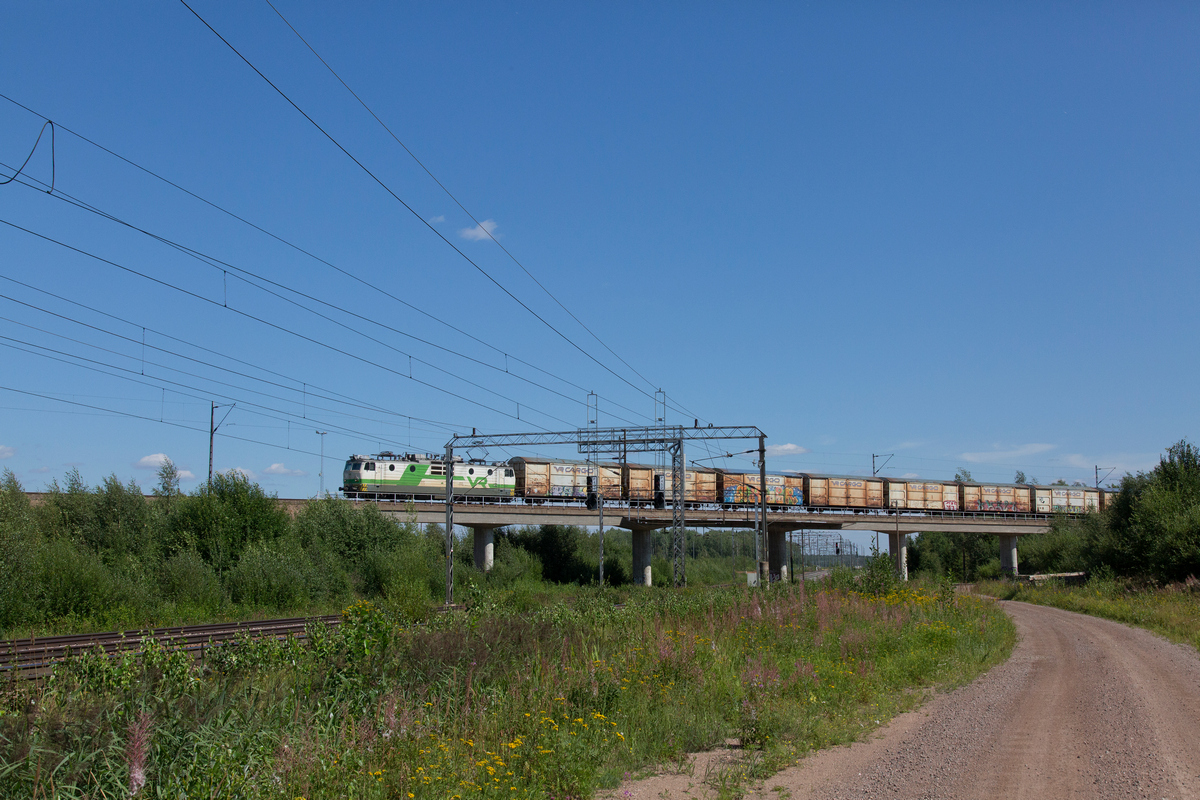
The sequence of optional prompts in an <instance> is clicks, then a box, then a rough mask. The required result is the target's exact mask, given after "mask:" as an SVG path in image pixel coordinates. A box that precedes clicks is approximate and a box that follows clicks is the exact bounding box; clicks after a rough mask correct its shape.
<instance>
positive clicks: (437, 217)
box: [429, 214, 446, 225]
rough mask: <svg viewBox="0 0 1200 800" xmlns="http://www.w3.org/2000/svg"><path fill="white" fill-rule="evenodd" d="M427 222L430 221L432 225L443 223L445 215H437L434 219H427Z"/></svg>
mask: <svg viewBox="0 0 1200 800" xmlns="http://www.w3.org/2000/svg"><path fill="white" fill-rule="evenodd" d="M429 221H430V222H431V223H432V224H434V225H436V224H438V223H439V222H445V221H446V215H445V214H438V215H437V216H436V217H430V218H429Z"/></svg>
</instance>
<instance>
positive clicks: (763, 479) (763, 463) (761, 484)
mask: <svg viewBox="0 0 1200 800" xmlns="http://www.w3.org/2000/svg"><path fill="white" fill-rule="evenodd" d="M758 497H759V504H760V505H761V506H762V514H761V515H760V516H759V525H761V526H762V530H761V531H760V533H759V536H758V537H756V538H758V539H759V541H757V542H755V546H754V551H755V556H756V557H757V559H758V564H756V565H755V569H757V570H758V571H759V573H760V575H759V579H760V581H761V580H762V579H763V578H766V582H767V585H770V583H771V568H770V566H769V565H768V567H767V569H766V570H765V572H766V574H765V575H763V574H761V573H762V572H763V571H764V570H763V568H762V556H763V549H764V548H770V543H769V542H768V541H767V437H766V436H759V437H758Z"/></svg>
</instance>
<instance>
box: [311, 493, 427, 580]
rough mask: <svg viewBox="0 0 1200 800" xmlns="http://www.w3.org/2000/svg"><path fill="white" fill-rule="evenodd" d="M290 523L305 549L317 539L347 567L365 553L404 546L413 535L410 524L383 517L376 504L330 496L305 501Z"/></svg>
mask: <svg viewBox="0 0 1200 800" xmlns="http://www.w3.org/2000/svg"><path fill="white" fill-rule="evenodd" d="M294 526H295V530H296V533H297V535H298V536H299V537H300V541H301V542H302V543H303V544H304V546H305V548H306V549H312V548H313V547H314V546H316V543H317V542H320V543H322V545H323V546H324V547H325V548H328V550H329V551H330V552H331V553H333V554H335V555H337V557H338V558H340V559H342V561H343V562H344V563H345V564H346V565H347V566H356V565H357V564H358V563H359V562H360V561H361V560H362V558H363V556H364V555H366V554H367V553H369V552H374V551H379V550H384V551H386V550H393V549H395V548H398V547H405V546H408V545H411V544H412V543H413V541H415V539H416V538H417V537H416V532H415V531H414V530H413V526H412V525H411V524H407V523H406V524H400V523H398V522H396V521H395V520H394V519H393V518H391V517H388V516H384V514H383V513H382V512H381V511H380V510H379V508H378V507H377V506H374V505H355V504H351V503H347V502H346V501H344V500H337V499H334V498H332V497H325V498H322V499H320V500H315V501H311V502H309V503H308V504H306V505H305V506H304V508H303V509H301V511H300V513H299V514H298V515H297V516H296V520H295V523H294Z"/></svg>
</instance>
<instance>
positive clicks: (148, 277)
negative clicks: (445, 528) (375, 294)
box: [0, 219, 549, 430]
mask: <svg viewBox="0 0 1200 800" xmlns="http://www.w3.org/2000/svg"><path fill="white" fill-rule="evenodd" d="M0 224H4V225H7V226H9V227H10V228H14V229H16V230H19V231H23V232H25V233H28V234H30V235H31V236H35V237H37V238H39V239H42V240H44V241H47V242H50V243H52V244H56V245H58V246H60V247H63V248H65V249H67V250H70V251H72V252H75V253H79V254H80V255H83V256H87V257H88V258H92V259H95V260H96V261H99V262H101V263H103V264H108V265H110V266H112V267H115V268H117V269H119V270H122V271H124V272H128V273H130V274H131V275H137V276H138V277H141V278H144V279H146V280H149V281H152V282H153V283H157V284H159V285H160V286H164V287H166V288H169V289H172V290H174V291H177V292H180V293H182V294H185V295H187V296H189V297H192V298H195V299H197V300H201V301H203V302H205V303H208V304H210V305H213V306H217V307H219V308H225V309H227V310H228V311H230V312H231V313H234V314H237V315H238V316H241V317H245V318H246V319H250V320H253V321H255V322H258V323H260V324H262V325H266V326H268V327H270V328H272V329H275V330H278V331H280V332H281V333H286V334H288V335H290V336H293V337H296V338H299V339H302V340H304V341H307V342H309V343H311V344H314V345H317V346H318V347H322V348H325V349H327V350H330V351H333V352H335V353H338V354H340V355H343V356H345V357H347V358H350V359H353V360H355V361H360V362H362V363H364V364H368V365H370V366H373V367H376V368H377V369H381V370H383V371H385V372H388V373H391V374H393V375H395V376H397V377H400V378H407V379H408V380H410V381H412V382H414V383H417V384H420V385H422V386H425V387H428V388H430V389H433V390H434V391H437V392H441V393H443V394H446V395H449V396H451V397H454V398H456V399H458V400H462V401H464V402H467V403H470V404H472V405H475V406H478V407H480V408H483V409H485V410H487V411H491V412H494V413H496V414H500V415H501V416H505V417H509V418H512V419H520V417H519V416H517V415H516V414H514V413H510V412H508V411H504V410H503V409H499V408H494V407H492V406H489V405H487V404H486V403H481V402H480V401H478V400H474V399H472V398H470V397H466V396H465V395H462V394H459V393H458V392H454V391H451V390H449V389H446V388H444V387H442V386H438V385H437V384H434V383H430V382H429V381H424V380H421V379H420V378H417V377H414V376H412V375H408V374H406V373H404V372H400V371H399V370H395V369H392V368H391V367H388V366H386V365H384V364H380V363H379V362H377V361H372V360H371V359H368V358H364V357H363V356H360V355H357V354H355V353H351V352H349V351H347V350H343V349H342V348H339V347H335V346H334V345H331V344H329V343H327V342H322V341H320V340H318V339H314V338H313V337H311V336H306V335H304V334H302V333H299V332H298V331H294V330H292V329H290V328H287V327H285V326H282V325H278V324H276V323H274V322H271V321H269V320H266V319H263V318H262V317H258V316H255V315H254V314H251V313H249V312H247V311H242V310H241V309H238V308H234V307H233V306H226V305H225V304H223V303H221V302H218V301H216V300H213V299H211V298H208V297H205V296H204V295H201V294H198V293H196V292H193V291H191V290H189V289H184V288H183V287H181V286H176V285H175V284H172V283H170V282H169V281H164V280H162V279H161V278H156V277H154V276H152V275H148V274H146V273H144V272H140V271H138V270H135V269H133V268H132V267H127V266H125V265H124V264H120V263H117V262H116V261H112V260H110V259H107V258H104V257H103V256H100V255H96V254H95V253H90V252H88V251H86V250H83V249H81V248H78V247H75V246H73V245H69V244H67V243H66V242H63V241H60V240H58V239H55V238H53V237H51V236H47V235H45V234H41V233H38V232H37V231H33V230H30V229H29V228H25V227H22V226H20V225H17V224H16V223H14V222H10V221H8V220H6V219H0ZM531 424H532V423H531ZM535 427H540V428H541V429H542V430H549V429H548V428H545V427H542V426H537V425H535Z"/></svg>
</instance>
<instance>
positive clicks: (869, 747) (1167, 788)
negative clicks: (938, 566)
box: [614, 603, 1200, 800]
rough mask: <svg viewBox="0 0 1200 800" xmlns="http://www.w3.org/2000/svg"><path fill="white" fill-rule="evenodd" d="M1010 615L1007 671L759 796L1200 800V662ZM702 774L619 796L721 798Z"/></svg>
mask: <svg viewBox="0 0 1200 800" xmlns="http://www.w3.org/2000/svg"><path fill="white" fill-rule="evenodd" d="M1002 606H1003V608H1004V610H1005V611H1006V612H1007V613H1008V614H1009V615H1010V616H1011V617H1012V618H1013V620H1014V622H1015V623H1016V625H1017V630H1018V633H1019V635H1020V640H1019V642H1018V644H1017V647H1016V649H1015V650H1014V651H1013V655H1012V657H1011V658H1010V659H1009V660H1008V661H1006V662H1005V663H1004V664H1001V665H1000V666H998V667H996V668H994V669H993V670H991V672H989V673H988V674H986V675H984V676H982V677H980V678H979V679H978V680H976V681H975V682H974V683H972V684H970V685H969V686H964V687H962V688H960V689H958V690H956V691H954V692H951V693H948V694H944V695H939V696H937V697H935V698H934V699H933V700H932V701H930V702H929V703H928V704H926V705H925V706H924V707H922V708H921V709H919V710H917V711H914V712H910V713H908V714H904V715H901V716H900V717H897V718H896V719H895V720H893V721H892V722H891V724H889V725H887V726H886V727H884V728H882V729H880V730H879V731H877V732H876V734H875V735H874V738H873V739H871V740H870V741H867V742H862V743H858V744H854V745H850V746H846V747H838V748H834V749H831V750H828V751H824V752H821V753H818V754H816V755H814V756H812V757H811V758H807V759H805V760H804V761H803V762H802V763H801V764H800V765H799V766H796V767H792V768H789V769H787V770H785V771H783V772H781V773H779V774H778V775H775V776H774V777H772V778H768V779H767V780H766V781H764V782H763V783H762V785H761V786H759V787H756V789H755V791H754V792H752V793H751V795H750V796H751V797H757V798H775V800H779V799H780V798H792V800H801V799H802V798H819V799H820V800H832V799H834V798H836V799H837V800H853V799H854V798H888V800H892V799H893V798H896V799H897V800H918V799H920V800H924V799H925V798H930V799H933V798H936V799H937V800H961V799H964V798H981V799H982V798H1074V797H1080V798H1084V797H1086V798H1143V797H1146V798H1171V800H1177V799H1178V798H1197V799H1198V800H1200V656H1198V655H1197V653H1196V651H1195V650H1193V649H1190V648H1187V647H1184V646H1182V645H1175V644H1171V643H1169V642H1166V641H1165V640H1163V639H1161V638H1159V637H1157V636H1155V635H1153V634H1151V633H1148V632H1146V631H1143V630H1139V629H1136V628H1130V627H1127V626H1125V625H1120V624H1118V623H1115V622H1109V621H1107V620H1102V619H1096V618H1093V617H1088V616H1084V615H1081V614H1073V613H1071V612H1068V611H1060V610H1058V609H1054V608H1047V607H1044V606H1034V605H1028V604H1025V603H1003V604H1002ZM697 766H700V765H699V764H698V765H697ZM698 772H699V771H698V770H694V771H693V773H692V774H693V777H692V778H691V779H690V780H688V781H686V782H684V783H681V782H680V780H679V777H680V776H662V777H660V778H651V779H649V780H646V781H640V782H638V783H636V784H631V785H629V786H626V787H623V788H622V790H619V791H618V792H617V793H615V795H614V796H618V797H630V798H659V797H670V798H676V799H677V798H682V797H692V798H698V797H705V796H713V793H712V792H711V791H708V789H709V787H706V786H705V785H704V784H703V782H702V780H698V778H699V774H698ZM672 779H673V780H672ZM656 781H657V782H658V783H656ZM664 791H665V793H664Z"/></svg>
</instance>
